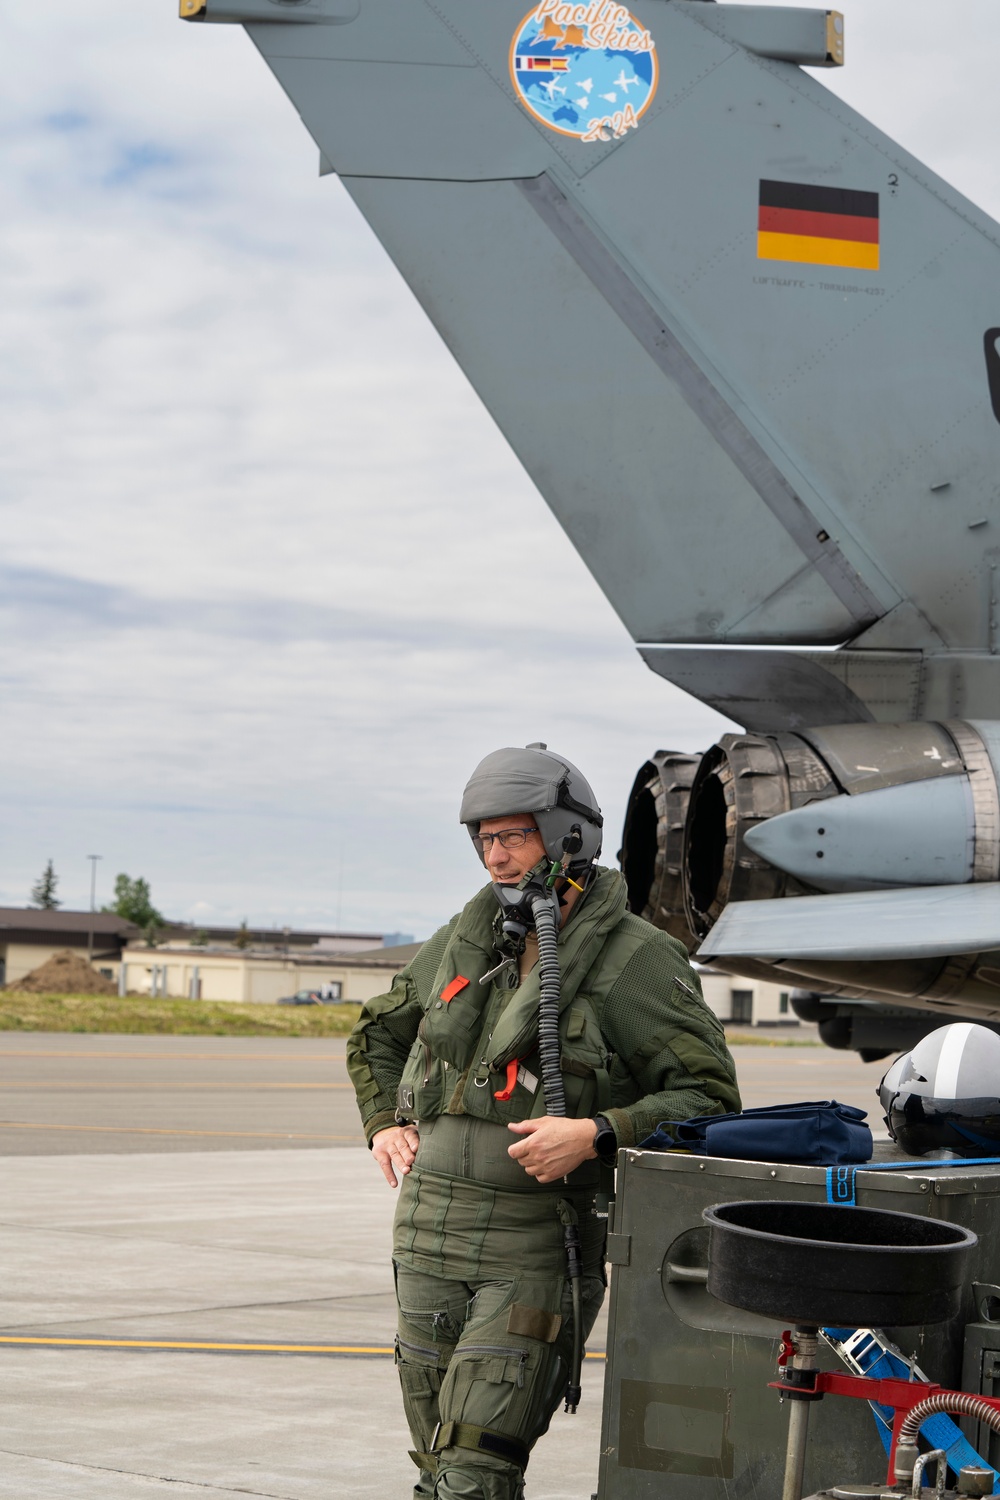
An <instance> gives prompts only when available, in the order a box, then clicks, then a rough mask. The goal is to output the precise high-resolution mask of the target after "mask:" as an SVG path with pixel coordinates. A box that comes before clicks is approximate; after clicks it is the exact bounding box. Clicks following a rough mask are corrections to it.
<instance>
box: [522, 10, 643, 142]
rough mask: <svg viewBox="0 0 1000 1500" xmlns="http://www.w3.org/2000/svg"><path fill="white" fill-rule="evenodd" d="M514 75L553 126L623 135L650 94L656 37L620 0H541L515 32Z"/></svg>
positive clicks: (525, 99) (528, 104) (578, 136)
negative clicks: (585, 0)
mask: <svg viewBox="0 0 1000 1500" xmlns="http://www.w3.org/2000/svg"><path fill="white" fill-rule="evenodd" d="M510 77H511V82H512V84H513V86H514V92H515V93H516V94H517V97H518V98H519V99H520V101H521V103H522V104H523V105H524V107H525V109H527V110H528V112H529V114H532V115H533V116H534V117H535V119H536V120H539V121H540V122H541V123H542V124H543V125H545V126H547V127H548V128H549V129H550V130H556V131H558V132H559V134H560V135H568V136H572V137H573V139H574V140H578V141H610V140H618V139H620V138H621V137H622V136H624V135H626V134H627V133H628V132H629V131H630V130H635V129H636V128H637V127H638V124H639V120H640V119H641V117H642V116H643V114H644V113H645V112H646V110H647V109H648V108H649V106H650V104H652V102H653V97H654V95H655V94H656V86H657V82H658V77H659V70H658V66H657V59H656V43H655V42H654V41H653V38H652V37H651V36H650V34H649V32H648V31H647V30H646V28H645V27H644V26H643V25H642V23H641V22H640V21H637V20H636V18H635V17H634V16H633V15H632V14H631V12H630V11H628V10H626V8H625V6H624V5H619V4H617V3H616V0H592V3H590V4H587V5H573V4H563V3H561V0H541V4H539V5H538V6H536V7H535V9H533V10H530V11H529V12H528V14H527V15H526V16H525V18H524V20H523V21H522V22H521V24H520V26H519V27H518V29H517V31H516V32H515V33H514V39H513V41H512V42H511V45H510Z"/></svg>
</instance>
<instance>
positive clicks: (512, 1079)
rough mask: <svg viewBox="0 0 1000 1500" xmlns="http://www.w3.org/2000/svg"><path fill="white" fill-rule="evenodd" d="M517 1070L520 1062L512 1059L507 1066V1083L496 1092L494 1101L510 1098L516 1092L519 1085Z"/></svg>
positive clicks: (514, 1058)
mask: <svg viewBox="0 0 1000 1500" xmlns="http://www.w3.org/2000/svg"><path fill="white" fill-rule="evenodd" d="M517 1069H518V1060H517V1058H516V1057H512V1058H511V1060H510V1062H509V1063H508V1064H507V1083H506V1085H505V1087H504V1088H502V1089H497V1090H496V1092H495V1093H494V1095H493V1097H494V1099H509V1098H510V1096H511V1094H512V1093H513V1092H514V1085H515V1084H516V1083H517Z"/></svg>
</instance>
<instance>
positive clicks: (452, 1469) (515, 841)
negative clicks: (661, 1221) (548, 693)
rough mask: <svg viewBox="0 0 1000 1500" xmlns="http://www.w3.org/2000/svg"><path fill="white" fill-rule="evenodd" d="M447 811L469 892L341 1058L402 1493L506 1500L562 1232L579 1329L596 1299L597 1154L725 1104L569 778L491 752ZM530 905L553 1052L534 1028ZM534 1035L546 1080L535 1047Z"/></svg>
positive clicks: (660, 941)
mask: <svg viewBox="0 0 1000 1500" xmlns="http://www.w3.org/2000/svg"><path fill="white" fill-rule="evenodd" d="M460 820H461V822H462V823H464V824H465V826H466V827H467V828H468V831H469V834H470V835H471V838H472V843H473V846H474V847H475V849H476V852H477V853H478V855H479V858H480V859H481V860H482V862H483V864H484V865H485V867H486V871H487V873H488V875H489V878H490V884H489V885H486V886H485V887H484V888H483V889H482V890H480V891H479V892H478V894H477V895H475V896H473V898H472V900H471V901H470V902H469V903H468V905H467V906H466V907H465V908H464V910H463V911H461V912H460V913H459V914H458V915H457V916H455V917H453V918H452V920H451V921H450V922H448V923H447V924H446V925H445V926H444V927H442V928H441V929H440V931H439V932H436V933H435V934H434V936H433V937H431V938H429V939H428V940H427V942H426V943H424V944H423V946H422V947H421V949H420V951H419V952H418V953H417V955H416V957H415V958H414V959H413V960H412V962H411V963H409V964H408V965H407V966H406V968H404V969H403V970H401V971H400V973H399V974H397V975H396V978H395V979H394V981H393V984H392V988H391V989H390V991H389V992H388V994H385V995H379V996H378V997H377V998H376V999H374V1000H369V1001H368V1003H367V1004H366V1005H365V1006H364V1007H363V1008H362V1011H361V1017H360V1019H359V1021H358V1024H357V1026H356V1027H355V1029H354V1031H353V1033H352V1035H351V1038H350V1040H349V1042H348V1049H347V1056H348V1067H349V1069H350V1073H351V1078H352V1080H353V1083H354V1086H355V1089H356V1091H357V1097H358V1104H359V1107H360V1110H361V1117H362V1120H363V1122H364V1128H365V1133H366V1135H367V1138H368V1141H369V1144H370V1146H371V1150H372V1155H373V1156H374V1158H375V1161H376V1163H377V1164H378V1166H379V1167H380V1168H381V1170H382V1172H383V1174H384V1176H385V1179H386V1181H387V1182H388V1184H389V1186H390V1187H393V1188H395V1187H397V1186H399V1187H400V1194H399V1201H398V1203H397V1206H396V1216H395V1228H394V1237H393V1269H394V1274H395V1280H396V1298H397V1302H398V1306H399V1323H398V1334H397V1338H396V1362H397V1366H398V1370H399V1378H400V1382H401V1385H402V1392H403V1404H404V1407H405V1410H406V1417H407V1421H408V1423H409V1427H410V1431H411V1434H412V1437H413V1445H414V1447H413V1452H412V1453H411V1455H410V1456H411V1457H412V1458H413V1460H414V1462H415V1463H416V1464H417V1467H418V1468H419V1470H420V1477H419V1479H418V1481H417V1483H416V1486H415V1489H414V1496H415V1500H430V1497H431V1496H433V1497H435V1500H519V1497H521V1496H522V1495H523V1482H524V1481H523V1476H524V1470H525V1467H526V1465H527V1462H528V1455H529V1453H530V1451H531V1448H532V1446H533V1444H534V1443H535V1442H536V1441H537V1439H538V1438H539V1437H540V1436H541V1435H542V1433H544V1432H545V1430H546V1429H547V1427H548V1425H549V1421H550V1419H551V1417H552V1414H553V1412H554V1411H555V1409H556V1407H557V1406H558V1405H559V1402H560V1400H561V1398H562V1397H563V1394H564V1391H565V1390H566V1389H567V1375H568V1373H569V1372H570V1369H571V1365H572V1363H573V1342H574V1300H573V1297H572V1295H571V1291H572V1283H571V1281H570V1279H569V1278H568V1275H567V1252H566V1240H567V1229H566V1226H567V1224H573V1225H575V1226H577V1232H578V1237H579V1245H580V1255H581V1257H582V1268H581V1267H580V1264H579V1262H578V1263H577V1270H578V1271H581V1270H582V1274H580V1275H579V1279H578V1280H577V1282H576V1285H577V1289H578V1293H579V1295H578V1297H577V1299H576V1317H577V1320H578V1323H579V1325H582V1326H581V1327H578V1330H577V1331H578V1334H579V1335H580V1336H582V1338H585V1337H586V1335H587V1334H588V1333H589V1332H590V1329H591V1327H592V1325H593V1322H594V1319H595V1318H596V1316H597V1313H598V1311H599V1309H600V1306H601V1303H602V1301H603V1299H604V1290H605V1286H606V1278H605V1274H604V1240H605V1222H606V1220H605V1217H601V1216H600V1215H599V1207H600V1205H599V1193H600V1190H601V1188H602V1177H603V1179H605V1181H604V1184H603V1185H604V1186H605V1187H607V1186H610V1183H611V1181H613V1178H612V1168H613V1163H614V1160H615V1156H616V1153H617V1150H618V1148H619V1147H621V1146H633V1145H635V1144H636V1143H637V1142H639V1141H641V1140H642V1139H643V1138H644V1137H645V1136H646V1135H648V1134H649V1133H650V1132H651V1131H653V1130H654V1129H655V1127H656V1125H657V1123H658V1122H659V1121H661V1120H665V1119H672V1120H682V1119H688V1118H690V1117H692V1116H694V1115H704V1114H716V1113H725V1112H726V1111H729V1110H735V1109H739V1107H740V1101H739V1094H738V1092H737V1087H736V1076H735V1070H734V1067H733V1061H732V1058H731V1057H730V1055H729V1052H728V1050H727V1048H726V1043H725V1039H724V1034H723V1030H722V1027H721V1025H720V1024H719V1022H718V1021H717V1020H716V1019H715V1017H714V1016H713V1015H712V1013H711V1011H710V1010H709V1009H708V1007H707V1006H706V1005H705V1003H704V1001H703V1000H702V998H701V991H700V985H699V982H698V977H697V975H696V974H695V973H694V971H693V970H692V968H691V965H690V964H689V963H688V959H687V954H686V953H685V951H684V948H683V947H682V946H681V944H680V943H678V942H676V941H675V940H674V939H673V938H671V937H668V936H667V934H666V933H664V932H660V931H659V930H658V929H657V928H655V927H653V926H651V925H650V924H649V923H648V922H645V921H643V920H642V919H641V918H639V917H636V916H633V915H632V914H631V913H630V912H629V910H628V905H627V902H626V891H625V882H624V880H623V878H622V876H621V875H620V874H619V873H618V871H617V870H610V869H604V868H602V867H601V866H599V865H598V864H596V863H595V861H596V859H597V857H598V855H599V854H600V850H601V828H602V823H603V819H602V816H601V810H600V808H599V806H598V804H597V802H596V799H595V797H594V794H593V792H592V791H591V789H590V786H589V785H588V783H587V782H586V780H585V779H584V777H583V776H582V775H581V774H580V772H579V771H578V770H577V769H576V767H575V766H574V765H573V764H572V763H571V762H570V761H568V760H566V759H564V758H563V757H562V756H559V755H555V754H552V753H551V752H549V751H548V750H547V749H546V747H545V746H544V745H532V746H528V747H527V748H526V749H503V750H497V751H495V752H494V753H493V754H491V755H488V756H487V757H486V758H485V760H483V761H482V762H481V763H480V765H479V766H478V767H477V768H476V770H475V772H474V773H473V775H472V778H471V780H470V781H469V783H468V785H467V787H466V788H465V795H464V797H463V800H462V807H461V813H460ZM522 890H523V891H526V892H527V893H528V894H530V892H531V891H532V890H533V891H535V892H539V891H544V892H546V893H547V895H548V907H546V905H545V903H544V902H543V903H542V910H541V911H540V912H537V913H536V915H537V930H534V929H531V927H530V918H528V919H524V920H522V923H521V926H520V928H519V927H518V923H517V922H516V921H515V922H511V921H505V915H504V911H503V910H502V909H501V905H500V902H501V900H504V901H505V902H508V903H509V902H510V900H511V898H512V895H513V899H514V900H515V901H517V900H519V899H522V898H521V897H520V896H519V895H518V892H520V891H522ZM546 910H551V912H552V916H551V917H547V918H546V921H549V922H550V928H549V932H550V934H551V945H550V946H547V947H546V946H543V954H544V953H546V952H547V953H549V954H550V955H551V954H552V952H553V950H554V951H555V953H556V954H557V957H558V964H557V968H556V973H557V975H558V981H559V989H558V990H557V995H558V1011H557V1012H556V1010H555V1009H553V1010H552V1014H553V1016H554V1015H556V1014H558V1041H557V1042H556V1041H555V1039H554V1036H553V1034H552V1031H551V1030H550V1031H549V1032H548V1033H547V1034H546V1035H545V1036H544V1037H543V1038H542V1039H541V1040H540V1036H539V1031H540V1026H539V1013H540V996H541V992H542V984H541V983H540V974H539V970H540V968H545V967H546V966H545V964H543V965H539V963H538V952H539V940H540V938H541V940H542V942H543V945H544V944H545V943H546V942H547V939H546V938H545V936H544V933H543V921H542V918H543V916H545V911H546ZM526 928H527V930H525V929H526ZM557 929H558V931H557ZM546 962H547V963H548V962H549V960H546ZM546 973H548V974H549V979H548V980H547V981H546V982H547V983H548V984H549V989H550V992H551V970H550V969H547V970H546ZM541 980H546V974H542V975H541ZM553 1046H555V1047H557V1051H556V1082H555V1083H553V1082H552V1076H553V1075H552V1070H551V1067H550V1068H549V1070H548V1072H547V1073H546V1075H545V1079H544V1080H543V1064H544V1061H545V1058H544V1057H540V1055H539V1049H540V1047H541V1048H542V1050H543V1052H545V1055H546V1056H551V1051H552V1048H553ZM559 1078H561V1089H560V1088H557V1084H558V1080H559ZM549 1092H551V1093H552V1096H553V1098H555V1097H556V1096H557V1095H561V1096H562V1103H561V1104H560V1110H561V1109H562V1108H563V1105H564V1108H565V1113H553V1112H551V1111H550V1109H549V1108H548V1102H549V1101H548V1099H547V1097H546V1096H547V1094H548V1093H549ZM570 1399H571V1398H570V1397H567V1400H570Z"/></svg>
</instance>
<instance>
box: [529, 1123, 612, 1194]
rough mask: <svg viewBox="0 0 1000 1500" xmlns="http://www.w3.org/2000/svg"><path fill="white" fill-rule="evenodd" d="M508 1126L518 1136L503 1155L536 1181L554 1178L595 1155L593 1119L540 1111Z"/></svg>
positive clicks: (552, 1180)
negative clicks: (536, 1117)
mask: <svg viewBox="0 0 1000 1500" xmlns="http://www.w3.org/2000/svg"><path fill="white" fill-rule="evenodd" d="M507 1129H508V1130H511V1131H513V1132H514V1134H515V1135H518V1136H521V1137H522V1139H521V1140H519V1141H516V1142H515V1144H514V1145H513V1146H508V1147H507V1155H508V1156H510V1157H512V1158H513V1159H514V1161H517V1162H520V1163H521V1166H522V1167H523V1168H524V1170H525V1171H526V1172H527V1174H528V1176H529V1177H534V1178H535V1179H536V1180H537V1181H538V1182H558V1181H559V1178H560V1177H567V1176H568V1175H569V1173H570V1172H573V1171H575V1170H576V1168H577V1167H578V1166H579V1165H580V1163H581V1162H585V1161H589V1160H591V1158H593V1157H595V1156H596V1155H597V1152H596V1151H595V1150H594V1138H595V1136H596V1135H597V1122H596V1121H595V1120H567V1119H564V1118H563V1117H562V1116H561V1115H542V1117H541V1119H538V1120H520V1121H519V1122H518V1123H517V1124H515V1125H508V1126H507Z"/></svg>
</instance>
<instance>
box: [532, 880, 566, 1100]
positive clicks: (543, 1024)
mask: <svg viewBox="0 0 1000 1500" xmlns="http://www.w3.org/2000/svg"><path fill="white" fill-rule="evenodd" d="M531 914H532V916H533V917H534V919H535V932H536V933H537V935H538V972H539V978H540V981H541V989H542V998H541V1000H540V1002H539V1006H538V1055H539V1058H540V1059H541V1064H542V1088H543V1090H544V1093H545V1113H546V1114H548V1115H565V1113H566V1091H565V1089H564V1088H563V1076H562V1058H561V1056H560V1048H559V1001H560V999H561V997H562V976H561V975H560V972H559V947H558V936H559V934H558V928H557V926H556V911H555V903H554V902H553V901H552V899H551V898H550V897H547V896H533V897H532V899H531Z"/></svg>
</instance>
